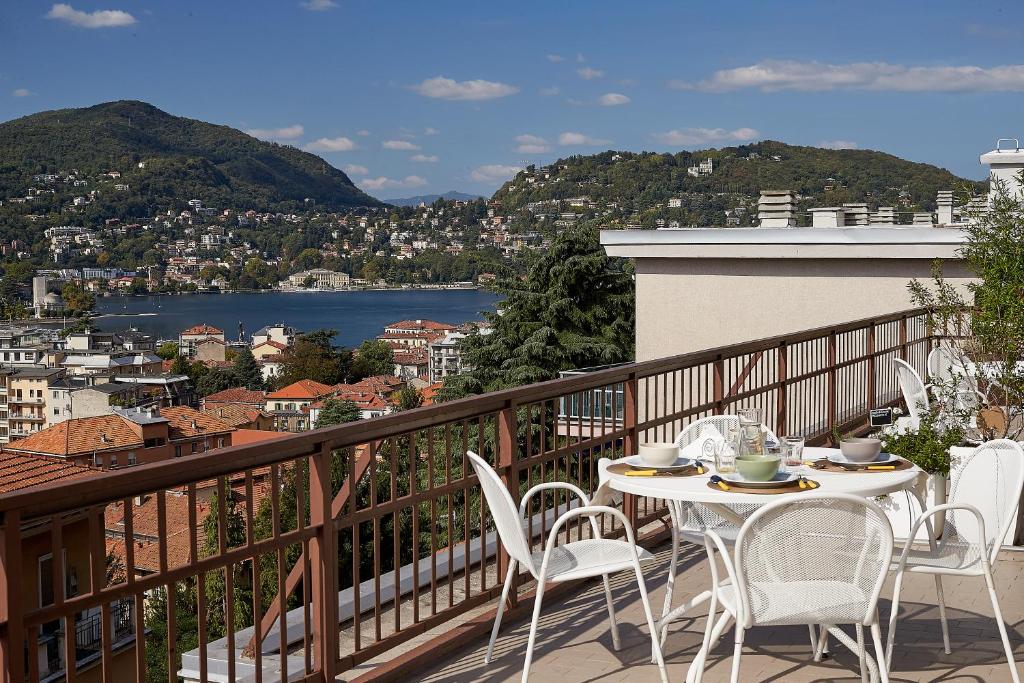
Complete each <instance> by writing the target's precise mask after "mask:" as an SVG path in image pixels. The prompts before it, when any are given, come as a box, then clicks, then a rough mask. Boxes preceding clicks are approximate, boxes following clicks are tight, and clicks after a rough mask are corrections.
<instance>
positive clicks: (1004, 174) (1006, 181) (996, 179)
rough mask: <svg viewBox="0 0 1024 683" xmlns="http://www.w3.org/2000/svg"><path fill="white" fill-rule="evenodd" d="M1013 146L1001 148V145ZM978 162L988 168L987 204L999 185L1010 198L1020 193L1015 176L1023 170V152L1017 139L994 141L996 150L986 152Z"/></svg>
mask: <svg viewBox="0 0 1024 683" xmlns="http://www.w3.org/2000/svg"><path fill="white" fill-rule="evenodd" d="M1004 142H1007V143H1013V145H1012V146H1011V145H1006V146H1005V147H1004V146H1003V143H1004ZM980 161H981V163H983V164H986V165H987V166H988V167H989V173H988V178H989V189H988V196H989V202H991V201H992V197H993V195H994V194H995V192H996V188H997V186H999V185H1002V187H1003V188H1004V189H1005V190H1006V192H1007V193H1008V194H1010V195H1011V196H1016V195H1019V194H1020V193H1021V191H1022V189H1024V188H1022V187H1021V184H1020V179H1019V178H1018V177H1017V175H1018V174H1019V173H1020V172H1021V170H1022V169H1024V150H1022V149H1021V148H1020V141H1019V140H1018V139H1017V138H1000V139H999V140H997V141H996V148H995V149H994V150H992V151H991V152H986V153H985V154H982V155H981V157H980Z"/></svg>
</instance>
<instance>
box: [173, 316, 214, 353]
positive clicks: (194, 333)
mask: <svg viewBox="0 0 1024 683" xmlns="http://www.w3.org/2000/svg"><path fill="white" fill-rule="evenodd" d="M208 339H216V340H218V341H220V342H221V343H222V344H223V343H224V330H219V329H217V328H216V327H213V326H212V325H207V324H205V323H203V324H200V325H193V326H192V327H190V328H188V329H186V330H182V331H181V333H180V334H179V335H178V353H180V354H181V355H182V356H185V357H186V358H195V357H196V352H197V350H198V346H199V343H200V342H203V341H206V340H208Z"/></svg>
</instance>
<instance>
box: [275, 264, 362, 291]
mask: <svg viewBox="0 0 1024 683" xmlns="http://www.w3.org/2000/svg"><path fill="white" fill-rule="evenodd" d="M351 279H352V278H351V276H350V275H349V274H348V273H339V272H337V271H334V270H326V269H324V268H313V269H311V270H304V271H302V272H301V273H293V274H291V275H289V276H288V284H289V285H291V286H292V287H307V285H309V287H307V288H308V289H344V288H346V287H348V286H349V282H350V281H351Z"/></svg>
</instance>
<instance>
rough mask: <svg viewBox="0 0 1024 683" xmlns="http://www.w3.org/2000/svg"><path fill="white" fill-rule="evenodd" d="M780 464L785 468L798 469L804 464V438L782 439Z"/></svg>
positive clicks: (787, 437)
mask: <svg viewBox="0 0 1024 683" xmlns="http://www.w3.org/2000/svg"><path fill="white" fill-rule="evenodd" d="M780 446H781V448H782V463H783V464H784V465H785V466H786V467H800V466H801V465H803V464H804V437H802V436H784V437H782V443H781V444H780Z"/></svg>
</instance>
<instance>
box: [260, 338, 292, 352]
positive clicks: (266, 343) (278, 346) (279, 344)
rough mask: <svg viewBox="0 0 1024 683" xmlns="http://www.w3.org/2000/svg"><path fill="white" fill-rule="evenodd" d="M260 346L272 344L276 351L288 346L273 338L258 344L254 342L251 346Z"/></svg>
mask: <svg viewBox="0 0 1024 683" xmlns="http://www.w3.org/2000/svg"><path fill="white" fill-rule="evenodd" d="M261 346H272V347H274V348H275V349H277V350H278V351H284V350H285V349H287V348H288V345H287V344H282V343H281V342H279V341H274V340H273V339H268V340H266V341H263V342H260V343H259V344H254V345H253V347H252V348H254V349H258V348H260V347H261Z"/></svg>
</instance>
